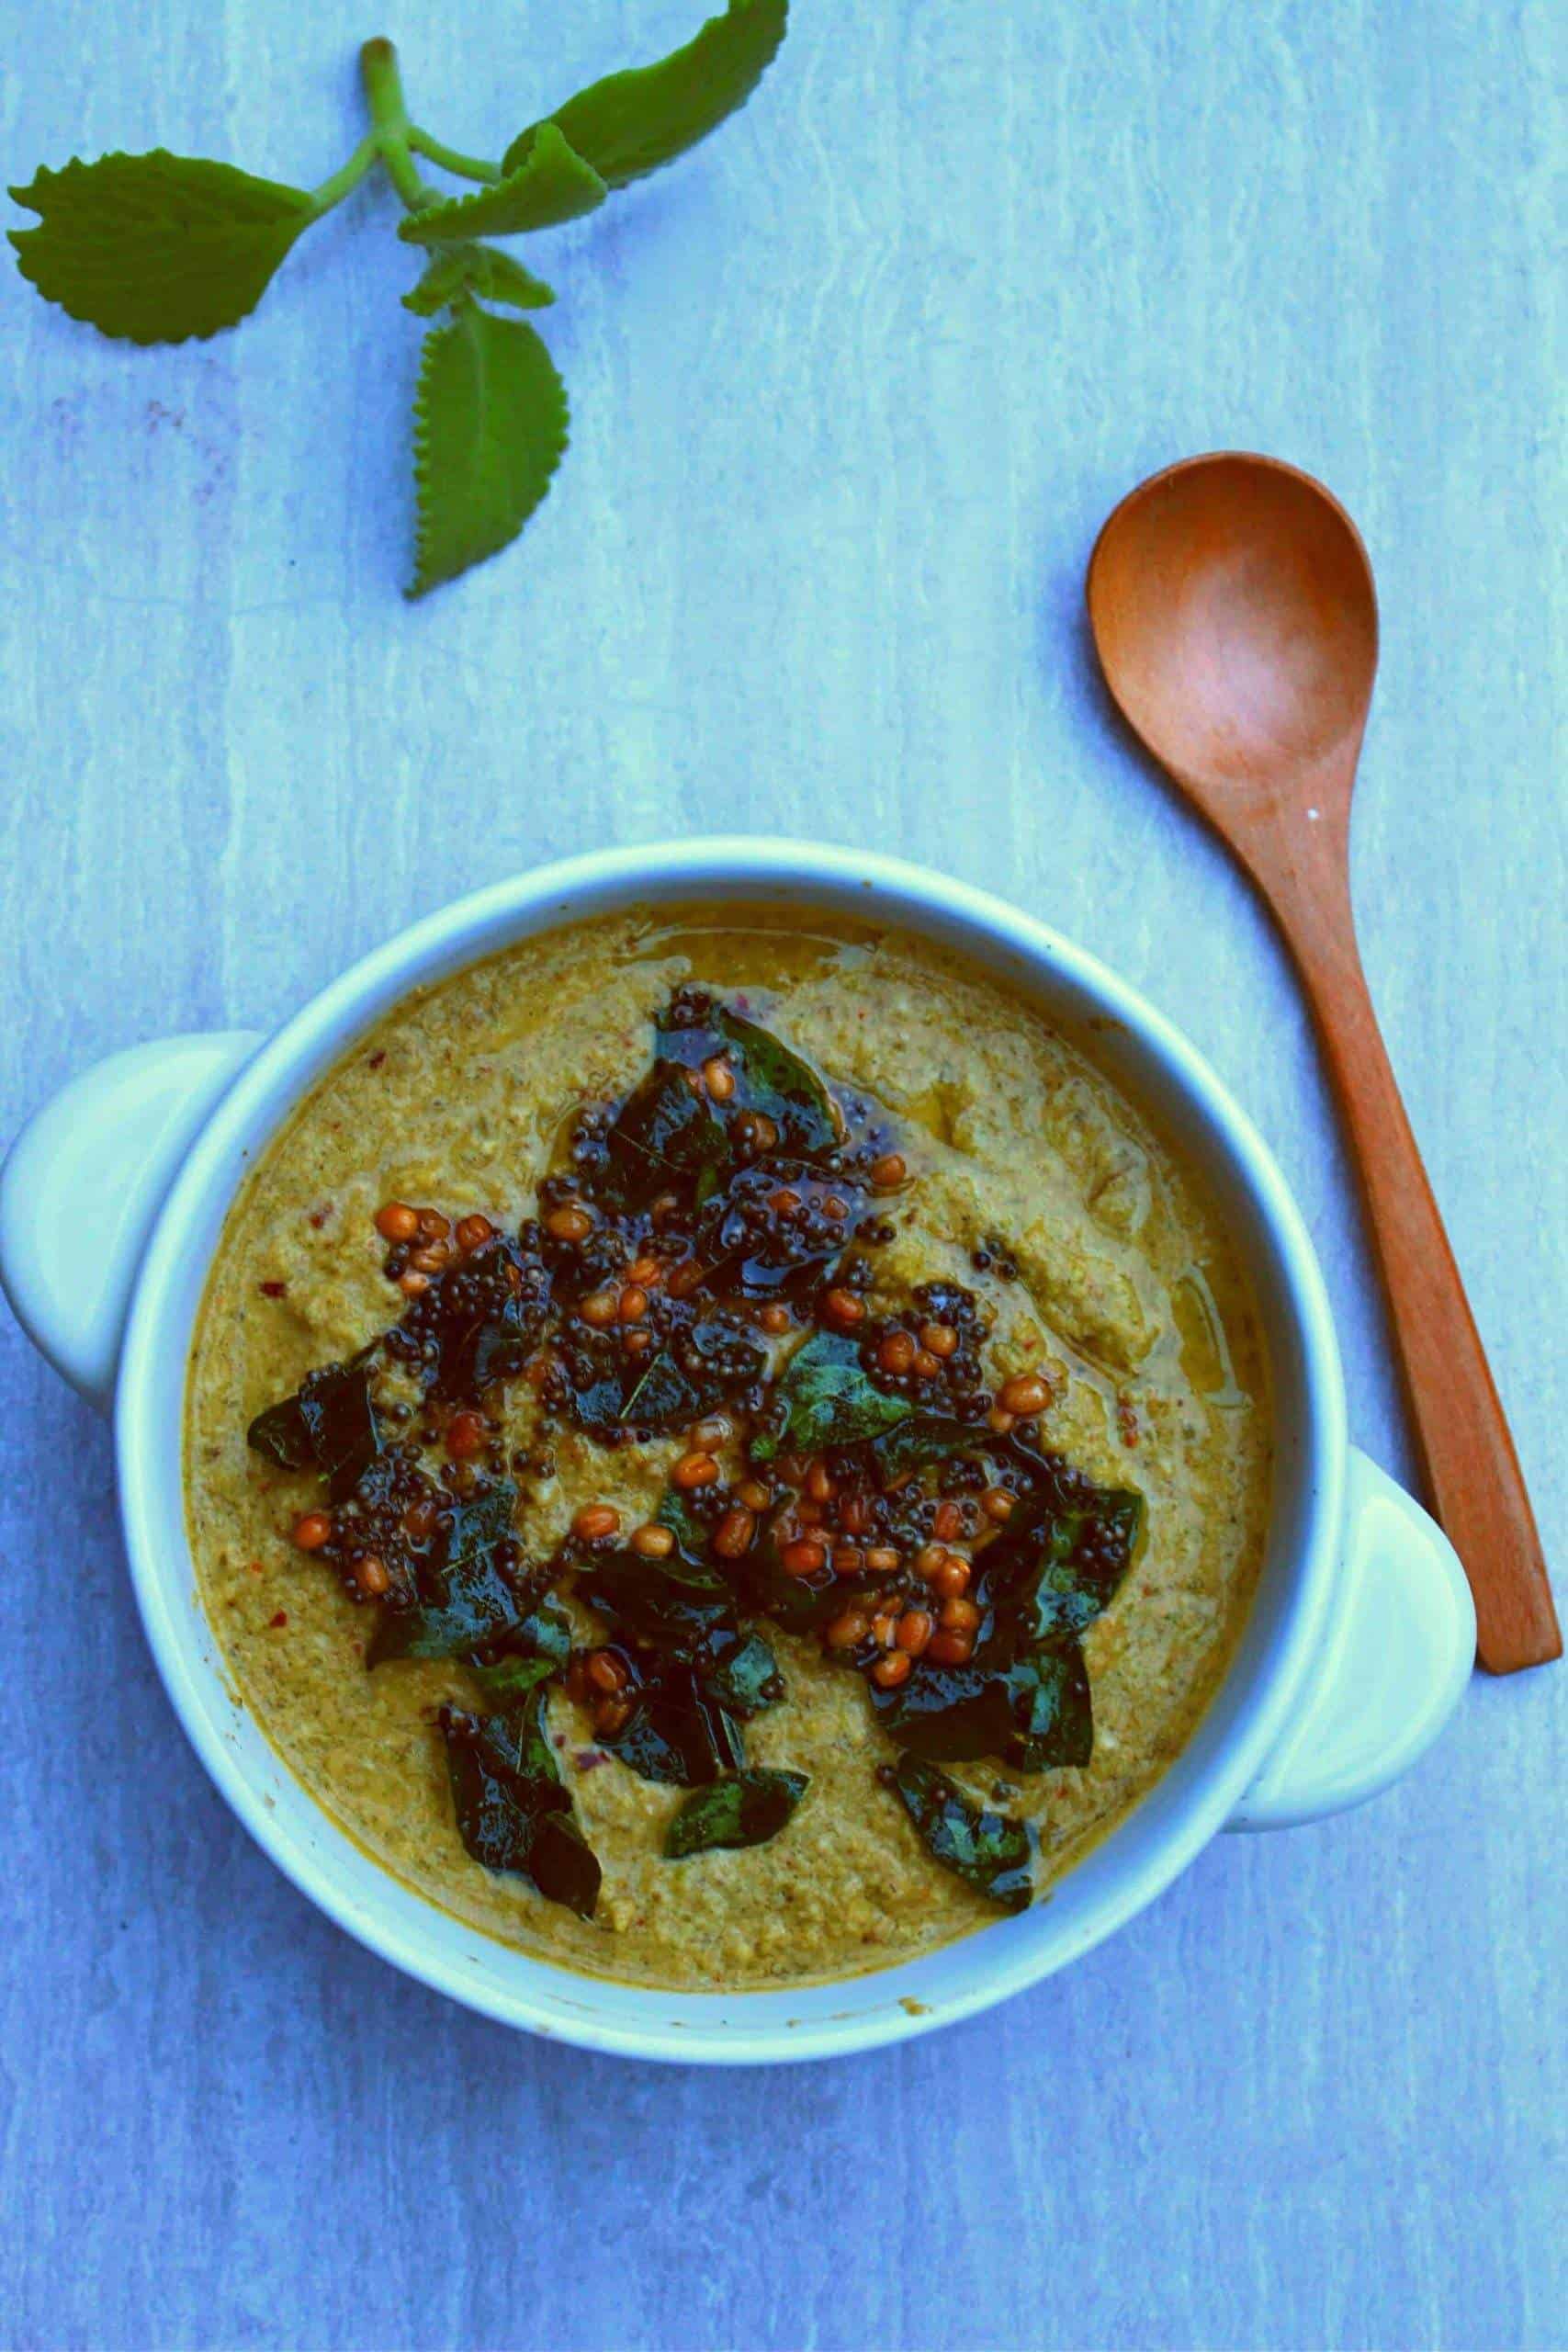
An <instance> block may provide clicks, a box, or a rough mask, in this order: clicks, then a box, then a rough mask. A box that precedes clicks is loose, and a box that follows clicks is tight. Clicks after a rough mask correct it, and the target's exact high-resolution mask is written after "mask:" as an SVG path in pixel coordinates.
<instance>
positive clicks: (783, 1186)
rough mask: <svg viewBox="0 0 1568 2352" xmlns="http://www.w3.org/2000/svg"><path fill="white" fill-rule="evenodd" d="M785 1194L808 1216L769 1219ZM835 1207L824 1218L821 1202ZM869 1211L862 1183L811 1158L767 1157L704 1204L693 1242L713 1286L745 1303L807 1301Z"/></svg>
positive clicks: (824, 1278)
mask: <svg viewBox="0 0 1568 2352" xmlns="http://www.w3.org/2000/svg"><path fill="white" fill-rule="evenodd" d="M783 1191H788V1192H791V1193H794V1194H795V1198H796V1200H797V1201H798V1202H799V1203H800V1204H801V1206H802V1208H803V1209H804V1210H805V1212H806V1214H805V1216H792V1217H789V1218H783V1217H779V1216H773V1215H770V1213H769V1212H770V1209H771V1206H772V1204H773V1200H774V1199H775V1198H776V1196H777V1195H778V1194H779V1193H781V1192H783ZM829 1201H832V1202H833V1204H834V1206H833V1209H832V1211H831V1212H830V1213H825V1211H826V1204H827V1203H828V1202H829ZM870 1206H871V1196H870V1194H869V1193H867V1192H866V1190H865V1188H864V1187H863V1185H858V1184H854V1183H852V1182H850V1181H849V1180H848V1178H846V1177H842V1176H836V1175H827V1174H824V1173H823V1172H822V1171H821V1170H818V1169H815V1168H813V1167H812V1165H811V1163H810V1161H809V1160H806V1159H798V1158H796V1159H776V1158H769V1159H761V1160H758V1161H757V1162H755V1163H754V1165H752V1166H751V1167H750V1168H742V1169H740V1170H738V1171H737V1172H736V1173H735V1174H734V1175H733V1176H732V1177H731V1178H730V1180H729V1182H728V1184H726V1186H725V1187H724V1189H723V1191H722V1192H720V1193H717V1194H716V1196H715V1198H714V1199H713V1201H712V1202H711V1204H709V1208H708V1214H707V1216H706V1217H705V1219H704V1221H703V1225H702V1227H701V1229H700V1232H699V1235H698V1240H697V1249H698V1253H699V1255H700V1257H701V1259H702V1261H703V1263H704V1264H705V1266H706V1267H707V1269H708V1274H707V1282H708V1285H709V1287H710V1288H711V1289H713V1290H715V1291H717V1292H721V1293H726V1294H738V1295H739V1296H741V1297H743V1298H768V1299H774V1298H778V1297H781V1296H783V1297H786V1298H795V1299H805V1298H807V1297H809V1295H811V1293H812V1292H814V1291H815V1290H817V1289H818V1287H819V1286H820V1284H821V1283H824V1282H826V1281H828V1280H829V1279H830V1276H829V1268H830V1267H832V1266H834V1265H836V1264H837V1263H838V1261H840V1259H841V1258H842V1257H843V1255H844V1253H845V1251H846V1250H847V1249H848V1248H849V1245H850V1243H851V1242H852V1240H853V1238H854V1237H855V1234H856V1231H857V1230H858V1228H859V1227H860V1225H861V1223H862V1222H863V1218H864V1216H865V1215H866V1212H867V1210H868V1209H869V1207H870Z"/></svg>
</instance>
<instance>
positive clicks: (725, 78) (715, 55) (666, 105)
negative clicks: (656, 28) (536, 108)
mask: <svg viewBox="0 0 1568 2352" xmlns="http://www.w3.org/2000/svg"><path fill="white" fill-rule="evenodd" d="M788 17H789V0H729V6H728V8H727V9H726V10H725V12H724V14H723V16H722V17H709V19H708V21H707V23H706V24H705V26H704V27H703V28H702V30H701V31H700V32H699V33H698V34H697V35H696V37H695V38H694V40H689V41H688V42H687V43H686V45H685V47H684V48H683V49H678V50H676V51H674V53H673V55H672V56H670V57H665V58H661V59H660V62H659V63H658V64H657V65H642V66H636V67H633V68H631V69H630V70H629V71H627V72H626V73H624V74H609V75H607V76H606V77H605V79H604V81H603V82H595V83H593V84H592V86H591V87H590V88H588V89H586V90H580V91H579V92H578V94H577V96H576V97H574V98H569V99H568V100H567V102H566V104H565V106H562V107H556V108H555V109H554V111H553V112H552V113H551V115H550V116H549V117H548V121H549V122H550V123H553V124H555V125H556V127H557V128H558V130H561V131H562V132H564V134H565V136H566V137H567V138H568V139H569V140H570V142H571V144H572V147H573V148H574V149H575V150H576V152H577V153H578V154H579V155H581V157H582V158H583V159H584V161H585V162H587V163H588V164H592V167H593V169H594V170H595V171H596V172H597V173H598V174H599V175H600V177H601V178H602V179H603V180H604V181H605V182H606V183H607V184H608V186H609V187H626V183H627V182H628V180H636V179H641V178H642V176H643V175H644V174H645V173H647V172H654V171H657V170H658V169H659V167H660V164H668V163H671V162H672V161H673V159H674V158H675V157H676V156H677V155H682V154H684V153H685V152H686V150H687V148H689V147H694V146H695V145H696V143H697V141H698V140H699V139H705V138H706V137H707V135H708V132H709V131H710V130H717V128H718V126H719V124H720V123H721V122H722V121H723V120H724V119H725V118H726V116H727V115H732V114H733V113H735V111H736V109H737V108H738V107H743V106H744V105H745V103H746V101H747V99H748V98H749V97H750V95H751V93H752V91H753V90H754V89H755V88H756V86H757V85H758V83H759V82H760V81H761V78H762V76H763V74H765V73H766V72H767V70H768V67H769V66H770V65H771V64H772V62H773V57H774V55H775V53H776V51H777V50H778V46H779V43H780V42H781V41H782V40H783V39H784V27H785V25H786V23H787V21H788ZM545 127H546V126H544V125H541V124H538V123H534V124H531V125H530V126H529V128H528V129H527V130H525V131H524V132H523V133H522V134H521V136H520V137H519V138H516V139H514V140H513V142H512V144H511V146H510V147H509V148H508V149H507V151H506V153H505V155H504V157H503V158H502V171H503V172H510V171H511V170H512V169H513V165H514V164H518V163H520V162H521V161H522V160H523V158H524V157H525V155H526V154H527V153H529V142H530V141H532V140H533V139H534V138H535V136H536V133H537V132H539V131H540V130H542V129H543V128H545ZM405 233H406V232H405Z"/></svg>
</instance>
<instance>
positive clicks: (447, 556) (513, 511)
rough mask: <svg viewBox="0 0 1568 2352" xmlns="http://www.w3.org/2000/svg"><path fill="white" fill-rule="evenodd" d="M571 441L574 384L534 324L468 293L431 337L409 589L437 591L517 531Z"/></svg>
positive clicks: (420, 416) (417, 444) (421, 399)
mask: <svg viewBox="0 0 1568 2352" xmlns="http://www.w3.org/2000/svg"><path fill="white" fill-rule="evenodd" d="M566 443H567V400H566V387H565V385H564V384H563V383H562V382H561V379H560V378H559V376H558V374H557V373H556V368H555V363H554V362H553V360H552V359H551V357H550V355H549V353H548V352H547V350H546V348H545V346H544V345H543V344H542V343H541V342H540V340H539V338H538V336H537V335H536V334H535V332H534V330H533V328H532V327H531V326H527V325H525V323H524V322H523V321H522V320H521V319H498V318H496V317H495V316H494V315H493V313H492V312H491V311H481V310H479V309H478V308H476V307H475V306H474V305H473V304H472V303H471V302H468V301H464V302H463V304H462V306H461V308H460V309H459V311H458V313H457V317H456V318H454V319H453V320H452V322H451V323H450V324H449V325H447V326H444V327H436V328H435V329H434V331H433V332H432V333H431V334H427V335H426V337H425V339H424V356H423V362H422V363H421V367H420V371H419V389H418V391H417V393H416V394H415V399H414V476H415V481H416V486H417V492H418V501H419V531H418V539H417V544H416V548H415V557H414V577H413V584H412V587H411V588H410V590H409V592H408V593H409V594H410V595H411V596H423V595H425V594H428V592H429V591H430V590H431V589H432V588H436V587H439V586H440V584H441V582H443V581H445V580H455V579H456V578H457V575H458V573H459V572H462V571H468V568H469V566H470V565H471V564H476V563H482V562H483V561H484V560H485V558H486V557H487V556H491V555H494V554H495V553H496V552H497V550H498V549H499V548H503V547H505V546H506V545H507V544H508V542H509V541H511V540H513V539H514V538H515V537H517V534H518V532H519V531H521V529H522V528H523V526H524V524H525V522H526V521H527V520H528V517H529V515H531V514H532V513H533V512H534V509H535V507H536V506H537V504H538V503H539V501H540V500H541V499H542V498H543V497H544V495H545V492H546V491H547V490H548V488H549V486H550V477H551V475H552V474H553V473H554V472H555V469H556V468H557V466H558V464H559V463H560V459H561V453H562V451H563V450H564V449H565V447H566Z"/></svg>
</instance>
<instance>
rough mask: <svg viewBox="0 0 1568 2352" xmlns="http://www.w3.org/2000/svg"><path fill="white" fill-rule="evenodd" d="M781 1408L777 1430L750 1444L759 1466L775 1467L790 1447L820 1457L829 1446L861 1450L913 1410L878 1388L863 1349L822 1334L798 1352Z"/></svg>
mask: <svg viewBox="0 0 1568 2352" xmlns="http://www.w3.org/2000/svg"><path fill="white" fill-rule="evenodd" d="M777 1404H778V1406H779V1408H780V1411H781V1415H782V1419H781V1420H780V1424H779V1426H778V1428H777V1430H761V1431H759V1432H758V1434H757V1435H756V1436H755V1437H754V1438H753V1439H752V1441H751V1452H752V1454H753V1456H754V1457H755V1458H756V1460H758V1461H759V1462H767V1461H771V1460H772V1458H773V1455H774V1454H775V1453H778V1452H779V1451H780V1449H781V1448H782V1447H786V1446H787V1447H791V1448H793V1449H794V1450H795V1452H797V1453H820V1452H821V1450H822V1448H823V1447H824V1446H829V1445H858V1444H859V1443H860V1442H861V1440H862V1439H863V1438H871V1437H878V1436H880V1435H881V1433H882V1431H883V1430H890V1429H892V1428H894V1427H895V1426H896V1425H897V1423H898V1422H899V1421H902V1420H905V1419H908V1415H909V1413H910V1411H911V1410H912V1408H911V1406H910V1404H909V1401H908V1397H893V1396H890V1395H889V1394H888V1392H887V1391H886V1389H885V1388H878V1387H877V1385H876V1384H875V1383H874V1380H873V1379H872V1378H871V1375H870V1374H869V1373H867V1371H866V1370H865V1367H864V1365H863V1363H861V1360H860V1348H859V1345H858V1343H857V1342H856V1341H855V1340H848V1339H844V1338H842V1337H841V1336H840V1334H839V1333H838V1332H836V1331H818V1332H816V1333H814V1335H813V1336H812V1337H811V1338H810V1339H809V1340H807V1342H806V1344H805V1346H804V1347H801V1348H797V1349H796V1350H795V1353H794V1355H792V1356H791V1358H790V1360H789V1362H788V1363H787V1364H786V1365H785V1366H784V1374H783V1376H782V1378H781V1379H780V1381H779V1385H778V1396H777Z"/></svg>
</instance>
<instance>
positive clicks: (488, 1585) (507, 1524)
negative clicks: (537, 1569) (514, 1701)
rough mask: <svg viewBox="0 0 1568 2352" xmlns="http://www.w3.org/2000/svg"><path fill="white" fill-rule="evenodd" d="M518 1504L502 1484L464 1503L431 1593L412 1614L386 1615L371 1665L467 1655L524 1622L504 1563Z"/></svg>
mask: <svg viewBox="0 0 1568 2352" xmlns="http://www.w3.org/2000/svg"><path fill="white" fill-rule="evenodd" d="M516 1503H517V1489H516V1487H514V1486H513V1484H512V1482H511V1480H510V1479H509V1478H502V1479H498V1480H497V1481H496V1483H495V1484H494V1485H493V1486H489V1487H481V1488H480V1489H479V1492H478V1493H477V1494H475V1495H471V1496H469V1497H468V1498H467V1499H466V1500H464V1501H462V1502H460V1503H458V1504H457V1508H456V1510H454V1512H453V1515H452V1528H451V1533H450V1536H449V1538H448V1540H447V1544H446V1551H445V1553H444V1555H443V1556H442V1559H441V1561H440V1563H439V1565H438V1566H436V1567H435V1568H434V1570H431V1571H429V1572H428V1582H429V1584H430V1586H431V1588H432V1589H431V1590H430V1591H429V1592H428V1594H423V1595H422V1597H421V1599H420V1600H419V1601H418V1602H417V1603H416V1604H415V1606H414V1607H412V1609H410V1608H393V1607H391V1606H387V1607H384V1608H383V1609H382V1611H381V1618H380V1623H378V1626H377V1628H376V1632H375V1634H374V1636H373V1638H372V1640H371V1643H370V1646H369V1649H368V1650H367V1652H366V1661H365V1662H366V1664H367V1666H372V1667H375V1666H380V1665H383V1664H384V1663H385V1661H386V1660H387V1659H388V1658H397V1657H468V1655H469V1653H470V1652H471V1651H474V1650H479V1649H483V1648H484V1646H485V1645H486V1644H487V1643H490V1642H493V1641H495V1640H496V1638H497V1637H498V1636H499V1635H500V1634H504V1633H508V1632H509V1631H510V1629H511V1628H513V1626H518V1625H520V1624H521V1623H523V1622H524V1619H523V1611H522V1604H521V1601H520V1599H519V1595H518V1591H517V1588H516V1586H515V1585H514V1584H513V1581H512V1579H511V1577H509V1576H508V1575H507V1574H506V1572H505V1565H504V1563H505V1562H506V1559H507V1555H509V1554H510V1552H511V1550H512V1548H513V1533H512V1514H513V1510H514V1509H515V1508H516Z"/></svg>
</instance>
